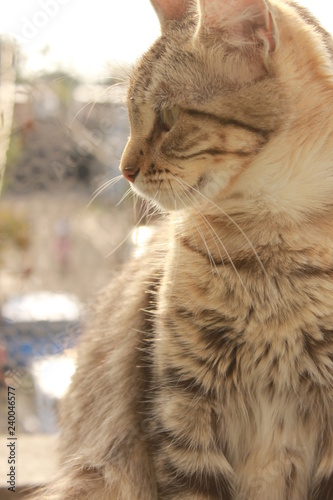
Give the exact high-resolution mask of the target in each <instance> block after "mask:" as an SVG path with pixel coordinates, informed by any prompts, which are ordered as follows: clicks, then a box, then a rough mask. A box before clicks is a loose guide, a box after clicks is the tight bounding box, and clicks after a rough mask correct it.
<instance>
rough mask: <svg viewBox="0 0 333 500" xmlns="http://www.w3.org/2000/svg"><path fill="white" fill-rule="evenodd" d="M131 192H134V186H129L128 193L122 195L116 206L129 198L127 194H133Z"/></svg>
mask: <svg viewBox="0 0 333 500" xmlns="http://www.w3.org/2000/svg"><path fill="white" fill-rule="evenodd" d="M131 193H133V191H132V188H131V187H129V188H128V189H127V191H126V193H125V194H123V196H122V198H121V200H120V201H118V203H117V204H116V207H119V205H120V204H121V203H122V202H123V201H124V200H125V199H126V198H127V196H128V195H129V194H131Z"/></svg>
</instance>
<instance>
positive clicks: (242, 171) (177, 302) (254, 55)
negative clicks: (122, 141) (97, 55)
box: [42, 0, 333, 500]
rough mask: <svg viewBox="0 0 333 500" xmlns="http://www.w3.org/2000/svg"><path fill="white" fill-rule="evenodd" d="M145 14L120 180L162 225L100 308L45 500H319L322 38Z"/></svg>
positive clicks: (325, 489) (231, 20)
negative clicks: (151, 25)
mask: <svg viewBox="0 0 333 500" xmlns="http://www.w3.org/2000/svg"><path fill="white" fill-rule="evenodd" d="M153 4H154V6H155V8H156V10H157V12H158V15H159V17H160V19H161V24H162V36H161V38H160V39H159V40H158V41H157V42H156V43H155V44H154V46H153V47H152V48H151V49H150V50H149V51H148V52H147V54H145V55H144V56H143V58H142V60H141V61H140V63H139V64H138V66H137V68H136V69H135V70H134V72H133V76H132V78H131V82H130V86H129V92H128V108H129V116H130V121H131V137H130V139H129V142H128V144H127V146H126V149H125V151H124V154H123V158H122V165H121V166H122V170H123V172H124V175H125V176H126V177H127V178H128V179H129V180H130V181H131V182H132V184H133V188H134V190H136V191H137V192H138V193H140V194H141V195H142V196H144V197H146V198H148V199H149V200H152V201H153V203H155V204H157V205H159V206H160V207H162V209H165V210H167V211H170V217H169V221H168V224H167V226H166V227H163V228H162V229H160V231H159V232H160V234H159V236H156V239H155V240H153V241H152V242H151V244H150V246H149V248H148V249H147V252H146V254H145V255H144V256H143V257H141V260H136V259H133V261H132V262H131V263H130V264H129V265H128V266H127V268H126V269H125V270H124V272H123V274H122V275H121V276H120V277H119V279H118V280H117V281H116V282H115V283H113V284H112V286H111V288H110V289H109V290H107V291H106V292H104V294H103V295H102V296H101V299H100V301H99V303H98V305H97V307H96V312H95V315H94V321H93V324H92V326H91V328H90V329H89V330H88V331H87V333H86V334H85V336H84V338H83V340H82V345H81V348H80V352H79V366H78V370H77V372H76V375H75V377H74V380H73V383H72V387H71V390H70V392H69V395H68V397H67V398H66V400H65V402H64V405H63V409H62V426H63V434H62V438H61V457H62V464H64V465H63V466H62V468H61V469H60V472H59V478H60V479H59V480H58V481H57V480H56V481H55V482H54V483H53V485H51V486H50V488H49V489H48V490H47V491H46V492H44V493H43V496H42V498H45V499H53V500H55V499H58V500H60V499H64V498H66V499H89V500H90V499H93V498H96V499H97V498H98V499H100V498H102V499H105V500H116V499H119V500H129V499H131V500H208V499H210V500H216V499H222V500H227V499H231V500H287V499H288V500H306V499H309V500H329V499H330V498H332V497H333V489H332V484H333V481H332V479H333V418H332V417H333V250H332V248H333V222H332V221H333V219H332V211H333V207H332V200H333V79H332V76H333V63H332V53H333V51H332V47H333V45H332V41H331V38H330V36H329V35H328V34H327V33H326V32H325V31H324V30H323V28H322V27H321V26H320V25H319V24H318V23H317V21H316V20H315V19H314V18H313V17H312V16H311V15H310V14H309V13H308V12H307V11H306V10H305V9H303V8H301V7H300V6H298V5H297V4H295V3H294V2H292V1H289V0H270V1H268V0H267V1H265V0H238V1H236V2H223V1H222V0H206V1H204V0H200V1H197V2H187V1H183V2H181V1H180V0H179V1H177V0H173V1H172V2H169V3H168V2H165V0H154V2H153ZM184 13H185V15H184Z"/></svg>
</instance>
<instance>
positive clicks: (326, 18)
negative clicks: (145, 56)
mask: <svg viewBox="0 0 333 500" xmlns="http://www.w3.org/2000/svg"><path fill="white" fill-rule="evenodd" d="M299 3H301V4H303V5H305V6H306V7H308V8H309V9H310V10H311V11H312V12H313V13H314V14H315V15H316V16H317V17H318V18H319V19H320V20H321V22H322V24H323V26H324V27H325V28H326V29H327V30H329V31H331V32H333V16H332V15H331V9H332V7H331V5H330V2H329V1H328V0H301V1H300V2H299ZM0 33H9V34H11V35H14V36H15V37H16V38H18V39H19V41H20V43H21V46H22V52H23V53H24V54H25V56H26V66H27V68H28V69H29V70H30V71H34V70H39V69H41V68H48V69H51V68H56V67H59V66H60V67H61V68H62V69H65V70H67V71H70V72H72V71H74V72H75V71H76V72H79V73H81V74H84V75H86V76H87V77H91V78H95V77H96V76H98V75H105V76H108V75H109V72H108V70H107V67H108V63H109V64H110V63H112V62H114V61H117V62H119V63H120V64H121V63H122V62H133V61H135V60H136V59H137V58H138V57H139V56H140V55H141V54H142V53H143V52H144V51H145V50H146V49H147V48H148V47H149V45H150V44H151V42H152V41H154V40H155V38H156V37H157V36H158V34H159V23H158V21H157V18H156V15H155V13H154V11H153V9H152V7H151V5H150V1H149V0H107V1H106V0H85V1H82V0H81V1H80V0H11V1H8V2H6V6H5V7H3V8H2V14H1V17H0ZM45 47H49V50H48V51H44V55H43V54H42V51H43V48H45Z"/></svg>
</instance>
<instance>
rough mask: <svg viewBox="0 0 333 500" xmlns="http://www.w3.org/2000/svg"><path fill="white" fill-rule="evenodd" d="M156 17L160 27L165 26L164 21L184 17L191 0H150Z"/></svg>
mask: <svg viewBox="0 0 333 500" xmlns="http://www.w3.org/2000/svg"><path fill="white" fill-rule="evenodd" d="M150 1H151V3H152V5H153V7H154V9H155V10H156V13H157V15H158V18H159V20H160V23H161V27H162V29H163V27H164V26H165V23H166V21H176V20H178V19H181V18H182V17H184V15H185V14H186V12H187V11H188V10H189V8H190V5H191V3H192V5H193V1H191V0H150Z"/></svg>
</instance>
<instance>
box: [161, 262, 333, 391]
mask: <svg viewBox="0 0 333 500" xmlns="http://www.w3.org/2000/svg"><path fill="white" fill-rule="evenodd" d="M183 257H184V256H183ZM199 257H200V256H199ZM244 268H245V270H240V271H237V270H235V269H234V268H233V266H232V265H229V266H226V265H225V264H224V263H223V264H221V265H220V266H217V265H211V263H209V262H203V259H200V258H199V259H198V258H197V259H192V261H190V260H189V259H188V260H187V261H185V260H184V258H183V259H182V260H178V262H177V267H176V266H170V268H169V271H168V272H167V273H166V275H165V277H164V282H163V285H162V287H161V290H160V294H159V301H158V311H157V320H156V338H157V339H158V341H157V342H156V346H155V360H156V366H157V369H158V371H159V373H160V374H161V375H162V376H163V373H164V372H165V370H167V371H169V373H172V371H174V372H175V373H176V374H178V375H176V376H178V378H180V379H181V378H189V379H190V378H192V379H195V380H196V381H197V382H198V383H199V384H201V385H202V387H203V390H205V389H207V390H211V389H212V388H214V390H216V391H217V392H218V393H221V394H222V396H223V397H224V394H225V393H226V392H228V391H232V390H234V389H235V388H237V390H244V391H250V392H253V394H258V393H262V394H265V395H267V397H268V398H270V397H273V395H277V394H279V393H280V394H282V393H289V392H293V393H298V391H299V388H300V381H301V380H302V379H304V378H306V377H307V374H308V373H312V379H313V380H316V381H317V382H318V383H319V384H320V383H323V382H325V380H324V379H325V377H326V378H327V377H328V378H330V379H331V378H332V377H333V372H332V366H331V365H332V361H331V358H330V356H331V353H332V351H333V345H332V343H331V342H330V340H327V339H328V338H331V337H332V335H331V336H329V335H328V336H327V335H326V337H325V334H324V333H323V332H322V331H321V330H320V328H319V327H318V325H317V324H316V322H317V318H316V315H315V311H314V312H313V313H312V311H311V307H312V306H311V305H310V304H309V303H308V302H307V300H308V298H307V295H306V293H304V284H302V283H301V284H300V285H299V287H297V286H296V283H295V282H294V281H293V280H292V279H289V278H288V276H286V277H283V278H281V281H280V282H279V283H277V284H276V285H275V287H274V283H273V280H269V281H267V276H264V275H263V273H260V272H258V271H256V272H253V273H251V272H249V271H248V270H247V269H246V265H245V266H244ZM236 271H237V272H236ZM327 342H328V343H329V345H328V344H327ZM325 350H326V351H325ZM323 353H324V359H325V362H324V364H323V359H322V356H323ZM318 366H320V367H321V366H323V367H324V368H323V370H322V372H320V370H319V371H318ZM326 368H327V369H328V372H329V373H328V375H327V373H325V370H326ZM327 380H328V379H327ZM327 380H326V381H327Z"/></svg>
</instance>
